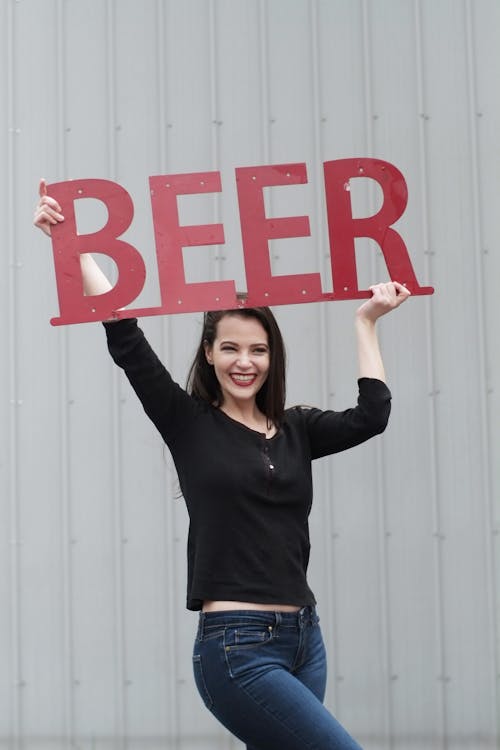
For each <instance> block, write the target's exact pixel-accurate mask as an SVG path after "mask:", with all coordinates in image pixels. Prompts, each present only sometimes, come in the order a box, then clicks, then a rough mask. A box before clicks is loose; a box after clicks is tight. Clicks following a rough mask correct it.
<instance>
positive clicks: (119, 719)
mask: <svg viewBox="0 0 500 750" xmlns="http://www.w3.org/2000/svg"><path fill="white" fill-rule="evenodd" d="M105 12H106V41H107V59H106V69H107V70H106V85H107V103H108V106H107V133H108V154H109V156H108V177H109V179H112V180H114V179H116V173H117V166H118V151H117V142H116V126H117V123H116V114H117V105H116V12H117V11H116V5H115V0H107V3H106V10H105ZM111 377H112V381H111V382H112V399H111V424H112V435H113V478H112V488H113V490H112V506H113V531H112V534H113V537H114V539H113V541H114V563H113V565H114V569H113V572H114V617H115V621H114V631H115V636H116V642H115V648H114V658H115V732H116V735H117V736H116V738H115V739H116V748H117V750H126V747H127V745H128V741H127V703H128V701H127V696H126V689H125V688H126V686H128V685H129V684H130V677H131V675H129V674H128V673H127V659H126V653H127V649H126V623H125V545H126V543H127V542H128V539H127V538H126V536H125V528H124V508H123V498H122V484H123V479H122V477H123V446H122V438H121V421H122V417H121V408H120V407H121V403H122V402H121V399H120V381H119V373H118V368H113V370H112V376H111Z"/></svg>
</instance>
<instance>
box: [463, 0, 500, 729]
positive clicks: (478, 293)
mask: <svg viewBox="0 0 500 750" xmlns="http://www.w3.org/2000/svg"><path fill="white" fill-rule="evenodd" d="M464 15H465V37H466V63H467V95H468V99H469V136H470V147H471V170H470V173H471V174H470V176H471V194H472V223H473V234H474V244H475V254H474V258H475V299H476V303H477V305H476V310H477V313H476V314H477V329H478V336H477V346H478V350H479V357H478V374H479V384H480V387H479V389H478V391H479V403H480V417H481V419H480V423H481V450H480V455H481V472H480V475H481V481H482V492H481V496H482V498H483V502H484V564H485V569H486V576H487V586H486V591H487V606H488V616H489V620H490V632H489V640H490V648H489V651H490V653H492V654H493V655H494V658H493V660H492V664H491V670H490V688H491V698H492V703H493V705H492V706H491V709H492V716H496V718H497V719H498V716H497V705H498V686H497V677H496V676H497V674H498V673H499V672H500V664H499V655H498V653H497V650H496V646H495V642H496V633H497V632H498V622H497V618H496V610H495V597H494V591H498V589H497V588H496V586H495V584H496V576H495V559H494V549H493V536H492V535H493V528H494V523H493V492H492V484H493V482H492V464H491V460H490V448H489V440H488V436H489V432H490V429H489V427H490V425H489V409H488V404H487V401H488V378H487V374H486V372H487V366H486V362H487V356H488V351H487V344H486V341H485V338H484V334H485V330H486V326H485V318H486V313H485V284H484V268H483V258H484V254H483V253H484V243H483V227H482V222H481V211H480V205H481V184H480V183H481V181H480V165H479V138H480V134H479V129H478V118H479V116H480V113H479V112H478V104H477V83H476V76H477V71H476V65H475V60H476V59H477V58H476V56H475V53H474V15H473V11H472V6H471V2H470V0H464ZM497 728H498V727H497ZM497 739H498V734H497Z"/></svg>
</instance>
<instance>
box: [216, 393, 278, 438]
mask: <svg viewBox="0 0 500 750" xmlns="http://www.w3.org/2000/svg"><path fill="white" fill-rule="evenodd" d="M219 408H220V410H221V411H223V412H224V414H226V415H227V416H228V417H230V418H231V419H234V420H235V421H236V422H241V424H244V425H245V427H248V428H249V429H250V430H255V431H256V432H262V433H265V435H266V437H272V436H273V435H274V434H275V433H276V427H275V426H274V425H273V424H272V422H271V421H270V420H269V419H268V418H267V417H266V415H265V414H263V413H262V412H261V411H260V409H259V408H258V407H257V404H255V403H248V404H239V403H233V402H228V401H225V402H224V403H223V404H221V406H220V407H219Z"/></svg>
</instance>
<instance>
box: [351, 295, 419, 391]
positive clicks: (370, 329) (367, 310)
mask: <svg viewBox="0 0 500 750" xmlns="http://www.w3.org/2000/svg"><path fill="white" fill-rule="evenodd" d="M370 289H371V291H372V296H371V297H370V299H369V300H367V301H366V302H364V303H363V304H362V305H361V307H359V308H358V310H357V311H356V322H355V325H356V337H357V343H358V360H359V377H360V378H377V379H378V380H382V381H383V382H384V383H385V370H384V363H383V360H382V355H381V353H380V347H379V342H378V336H377V329H376V324H377V320H378V319H379V318H380V317H381V316H382V315H385V314H386V313H388V312H390V311H391V310H395V309H396V308H397V307H399V306H400V305H401V304H402V303H403V302H404V301H405V300H407V299H408V297H409V296H410V292H409V291H408V289H407V288H406V287H404V286H403V285H402V284H399V283H398V282H397V281H390V282H388V283H386V284H375V285H374V286H371V287H370Z"/></svg>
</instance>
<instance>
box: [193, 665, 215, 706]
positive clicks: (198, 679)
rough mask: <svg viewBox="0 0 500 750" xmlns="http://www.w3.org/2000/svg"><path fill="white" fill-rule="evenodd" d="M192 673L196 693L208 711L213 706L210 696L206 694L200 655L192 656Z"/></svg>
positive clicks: (206, 689)
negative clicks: (196, 689)
mask: <svg viewBox="0 0 500 750" xmlns="http://www.w3.org/2000/svg"><path fill="white" fill-rule="evenodd" d="M193 672H194V681H195V683H196V687H197V688H198V692H199V694H200V695H201V697H202V700H203V703H204V704H205V706H206V707H207V708H208V709H211V708H212V706H213V700H212V696H211V695H210V693H209V692H208V688H207V683H206V682H205V676H204V674H203V666H202V663H201V655H200V654H194V655H193Z"/></svg>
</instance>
